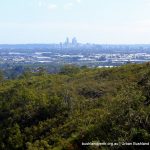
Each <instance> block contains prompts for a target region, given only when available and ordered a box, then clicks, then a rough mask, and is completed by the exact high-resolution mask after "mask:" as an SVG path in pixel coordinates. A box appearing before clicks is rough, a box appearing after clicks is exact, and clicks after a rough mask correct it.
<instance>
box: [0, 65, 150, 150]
mask: <svg viewBox="0 0 150 150" xmlns="http://www.w3.org/2000/svg"><path fill="white" fill-rule="evenodd" d="M149 104H150V64H149V63H146V64H140V65H136V64H128V65H125V66H122V67H115V68H102V69H88V68H86V67H82V68H78V67H72V66H67V67H64V68H63V69H62V70H61V72H60V73H59V74H53V75H50V74H47V73H46V72H44V71H41V72H39V73H31V72H26V73H24V74H23V75H21V76H20V77H18V78H17V79H14V80H5V79H4V78H3V77H2V73H0V149H1V150H16V149H18V150H24V149H27V150H96V149H128V148H129V146H122V145H118V146H112V147H109V146H99V147H98V146H83V145H82V142H85V143H86V142H101V143H102V142H149V139H150V105H149ZM146 148H148V147H146V146H142V147H140V146H132V147H130V149H146Z"/></svg>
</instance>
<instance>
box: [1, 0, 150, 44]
mask: <svg viewBox="0 0 150 150" xmlns="http://www.w3.org/2000/svg"><path fill="white" fill-rule="evenodd" d="M149 8H150V0H125V1H124V0H92V1H91V0H61V1H60V0H13V1H12V0H1V1H0V44H32V43H43V44H44V43H59V42H63V41H64V39H66V36H68V37H69V38H73V37H76V38H77V39H78V41H79V42H81V43H96V44H150V15H149V14H150V9H149ZM74 42H75V40H74Z"/></svg>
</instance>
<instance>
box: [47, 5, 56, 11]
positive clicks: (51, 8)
mask: <svg viewBox="0 0 150 150" xmlns="http://www.w3.org/2000/svg"><path fill="white" fill-rule="evenodd" d="M48 9H49V10H50V11H52V10H55V9H57V5H56V4H48Z"/></svg>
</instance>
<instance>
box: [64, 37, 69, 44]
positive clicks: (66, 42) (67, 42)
mask: <svg viewBox="0 0 150 150" xmlns="http://www.w3.org/2000/svg"><path fill="white" fill-rule="evenodd" d="M65 45H69V38H68V37H67V38H66V41H65Z"/></svg>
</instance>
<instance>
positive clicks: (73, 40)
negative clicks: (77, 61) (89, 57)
mask: <svg viewBox="0 0 150 150" xmlns="http://www.w3.org/2000/svg"><path fill="white" fill-rule="evenodd" d="M77 44H78V42H77V39H76V37H74V38H73V39H72V45H73V46H76V45H77Z"/></svg>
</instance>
